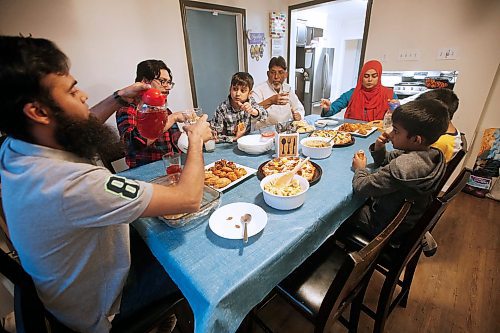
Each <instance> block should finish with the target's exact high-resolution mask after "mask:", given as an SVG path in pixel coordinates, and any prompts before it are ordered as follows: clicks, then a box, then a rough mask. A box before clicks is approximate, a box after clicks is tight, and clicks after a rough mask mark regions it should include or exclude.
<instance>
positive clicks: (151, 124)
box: [137, 88, 167, 140]
mask: <svg viewBox="0 0 500 333" xmlns="http://www.w3.org/2000/svg"><path fill="white" fill-rule="evenodd" d="M166 100H167V96H165V95H163V94H162V93H161V92H160V91H159V90H158V89H153V88H151V89H148V90H146V91H145V92H144V93H143V94H142V97H141V101H140V102H139V104H138V105H137V129H138V131H139V133H140V134H141V135H142V136H143V137H145V138H147V139H150V140H156V139H157V138H158V137H160V135H161V134H162V133H163V130H164V128H165V124H166V123H167V108H166V105H165V102H166Z"/></svg>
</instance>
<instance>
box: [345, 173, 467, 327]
mask: <svg viewBox="0 0 500 333" xmlns="http://www.w3.org/2000/svg"><path fill="white" fill-rule="evenodd" d="M470 174H471V171H470V170H467V169H462V171H461V173H460V175H459V177H457V179H456V180H455V181H454V182H453V183H452V185H451V186H450V187H449V188H448V190H447V191H446V192H444V194H442V195H441V196H439V197H436V198H435V199H434V200H433V201H432V203H431V205H430V206H429V207H428V208H427V210H426V211H425V213H424V215H423V216H422V217H421V218H420V220H419V221H418V222H417V224H416V225H415V227H414V228H413V230H412V231H411V232H410V233H409V234H407V235H406V237H405V238H404V239H403V240H401V241H400V242H399V243H400V246H399V247H397V248H395V247H393V246H390V244H389V246H387V247H386V248H385V249H384V250H383V251H382V253H381V254H380V256H379V258H378V259H377V265H376V270H377V271H379V272H380V273H382V274H383V275H384V277H385V279H384V284H383V286H382V290H381V292H380V295H379V299H378V304H377V309H376V311H373V310H372V309H370V308H368V307H367V306H365V305H362V310H363V311H364V312H365V313H367V314H368V315H369V316H370V317H372V318H373V319H374V320H375V324H374V329H373V331H374V332H383V331H384V327H385V322H386V320H387V317H388V316H389V315H390V313H391V312H392V311H393V310H394V308H395V307H396V306H397V305H399V306H402V307H406V304H407V302H408V296H409V293H410V288H411V283H412V281H413V276H414V274H415V270H416V268H417V263H418V260H419V259H420V255H421V253H422V246H421V241H422V237H423V236H424V234H425V233H426V232H427V231H429V230H432V229H433V228H434V226H435V225H436V223H437V222H438V221H439V219H440V217H441V216H442V214H443V213H444V211H445V210H446V208H447V206H448V204H449V203H450V202H451V201H452V200H453V199H454V198H455V197H456V196H457V195H458V193H460V192H461V191H462V189H463V188H464V186H465V184H466V183H467V180H468V179H469V176H470ZM367 241H368V237H366V236H365V235H362V234H360V233H353V234H351V235H350V236H346V237H345V238H344V239H342V242H343V243H344V244H345V245H346V246H347V247H348V248H350V249H353V248H358V247H360V246H363V244H365V243H366V242H367ZM403 270H404V275H403V279H400V277H401V273H402V272H403ZM398 286H399V287H400V291H399V293H398V294H397V296H396V297H395V298H394V300H393V296H394V292H395V290H396V287H398Z"/></svg>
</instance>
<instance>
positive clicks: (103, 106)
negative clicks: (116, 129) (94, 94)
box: [90, 95, 122, 123]
mask: <svg viewBox="0 0 500 333" xmlns="http://www.w3.org/2000/svg"><path fill="white" fill-rule="evenodd" d="M120 107H122V105H120V104H119V103H118V101H117V100H116V99H115V98H114V97H113V95H110V96H108V97H107V98H105V99H103V100H102V101H100V102H99V103H97V104H96V105H94V106H93V107H91V108H90V112H92V113H93V114H94V116H96V117H97V119H99V120H100V121H101V122H102V123H104V122H105V121H106V120H107V119H108V118H109V117H110V116H111V115H112V114H113V113H114V112H115V111H116V110H118V109H119V108H120Z"/></svg>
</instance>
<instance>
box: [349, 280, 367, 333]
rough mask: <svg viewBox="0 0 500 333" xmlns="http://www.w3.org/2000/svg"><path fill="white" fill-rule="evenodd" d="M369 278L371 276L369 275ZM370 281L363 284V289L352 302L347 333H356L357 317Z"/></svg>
mask: <svg viewBox="0 0 500 333" xmlns="http://www.w3.org/2000/svg"><path fill="white" fill-rule="evenodd" d="M370 277H371V274H370ZM369 282H370V279H368V281H366V282H365V284H364V287H363V288H362V289H361V290H360V291H359V293H358V294H357V295H356V297H355V298H354V299H353V300H352V303H351V311H350V313H349V325H348V329H349V333H356V332H357V331H358V324H359V316H360V315H361V308H362V305H363V300H364V299H365V293H366V289H367V288H368V283H369Z"/></svg>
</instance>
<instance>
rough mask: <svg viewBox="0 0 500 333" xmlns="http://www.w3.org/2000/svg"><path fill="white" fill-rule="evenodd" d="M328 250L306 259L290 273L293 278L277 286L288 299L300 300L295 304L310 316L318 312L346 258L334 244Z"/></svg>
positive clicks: (342, 251)
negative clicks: (311, 258)
mask: <svg viewBox="0 0 500 333" xmlns="http://www.w3.org/2000/svg"><path fill="white" fill-rule="evenodd" d="M321 250H322V252H326V251H324V249H321ZM328 250H330V251H329V252H330V253H328V254H326V253H325V255H323V253H322V254H321V255H318V256H315V257H314V258H313V260H309V261H306V262H305V263H304V264H303V265H302V266H300V267H299V268H297V269H296V270H295V271H294V272H293V273H292V274H291V276H292V277H293V278H287V279H285V280H284V281H283V282H281V283H280V284H279V286H278V288H279V289H280V291H281V292H282V293H284V294H288V295H289V296H290V299H293V300H301V302H296V306H299V307H301V308H303V310H304V311H305V312H306V313H308V314H309V316H310V317H311V318H312V317H314V314H317V313H319V309H320V307H321V303H322V302H323V300H324V298H325V295H326V293H327V291H328V289H329V288H330V286H331V285H332V282H333V280H334V279H335V277H336V276H337V273H338V271H339V269H340V267H341V266H342V264H343V263H344V261H345V259H346V256H345V251H344V250H342V249H340V248H338V247H336V246H335V247H329V248H328Z"/></svg>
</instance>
